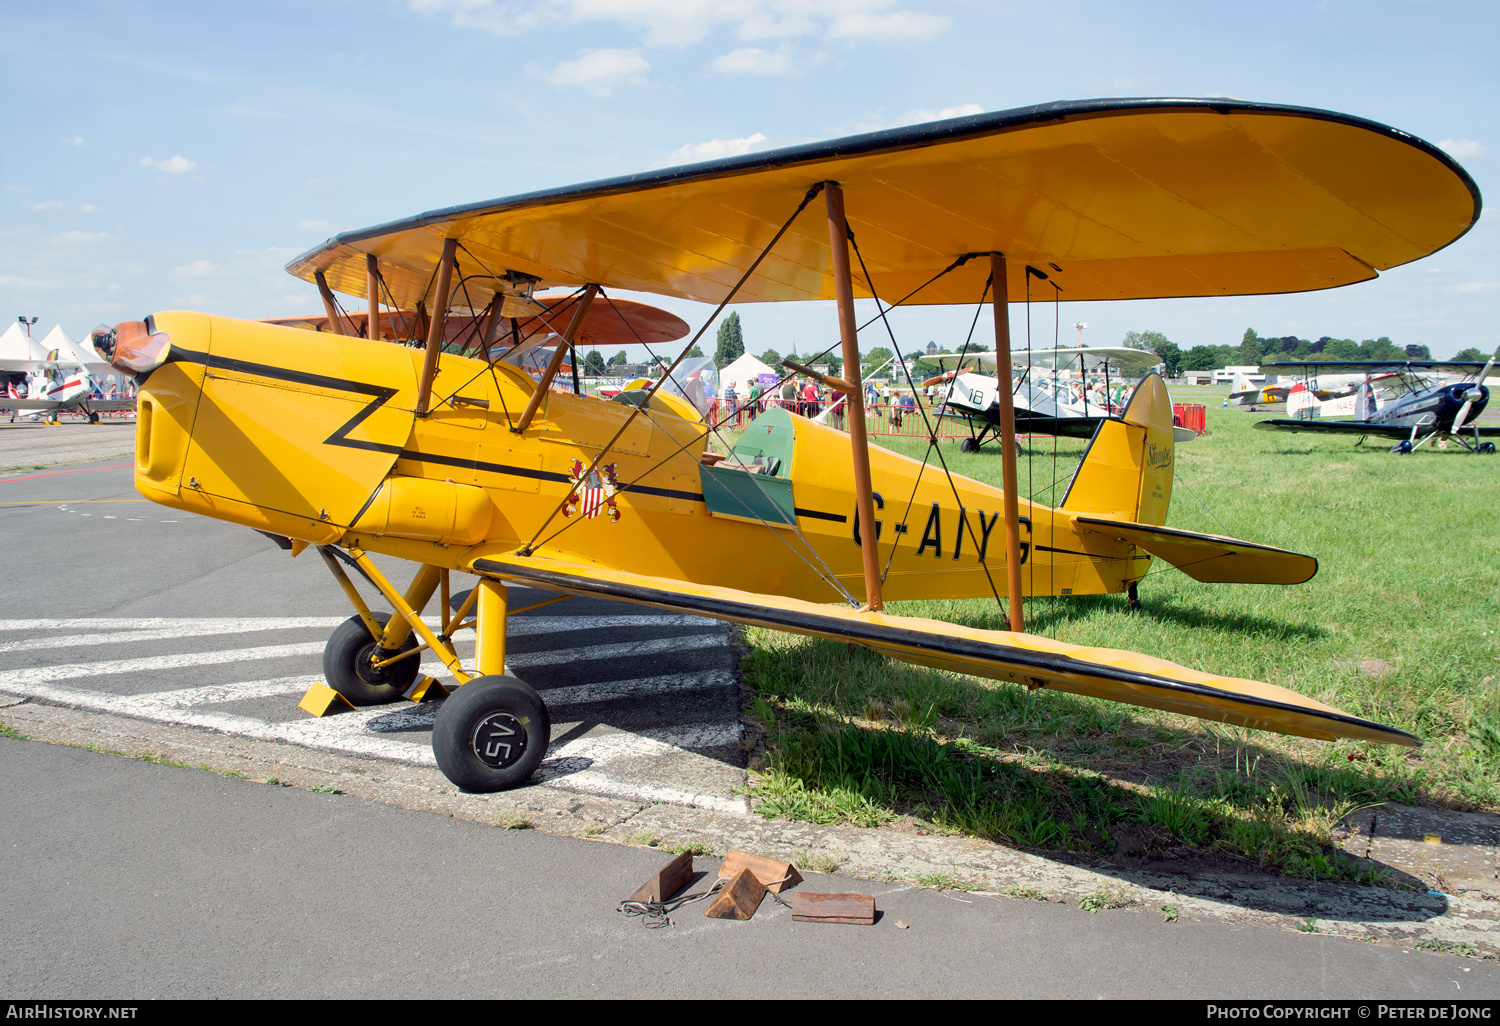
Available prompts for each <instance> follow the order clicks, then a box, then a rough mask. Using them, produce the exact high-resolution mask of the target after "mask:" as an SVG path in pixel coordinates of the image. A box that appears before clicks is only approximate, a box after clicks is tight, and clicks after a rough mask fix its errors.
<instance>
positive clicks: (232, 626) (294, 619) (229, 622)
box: [0, 616, 349, 634]
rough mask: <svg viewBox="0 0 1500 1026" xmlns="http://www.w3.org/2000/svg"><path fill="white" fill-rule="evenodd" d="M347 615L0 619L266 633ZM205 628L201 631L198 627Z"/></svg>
mask: <svg viewBox="0 0 1500 1026" xmlns="http://www.w3.org/2000/svg"><path fill="white" fill-rule="evenodd" d="M347 619H349V618H348V617H347V616H279V617H246V616H237V617H221V618H214V617H197V616H181V617H168V616H97V617H74V618H62V617H54V618H52V619H30V620H0V631H119V630H171V629H177V628H181V629H183V630H185V631H187V632H189V633H205V632H220V631H222V632H224V633H226V634H228V633H233V632H235V631H240V630H260V629H261V628H259V627H240V626H237V625H238V624H252V623H263V624H267V625H268V626H267V627H266V628H265V629H266V630H291V629H295V628H299V627H337V626H338V625H339V624H341V623H343V622H344V621H345V620H347ZM199 627H201V628H203V630H202V631H199V630H197V628H199Z"/></svg>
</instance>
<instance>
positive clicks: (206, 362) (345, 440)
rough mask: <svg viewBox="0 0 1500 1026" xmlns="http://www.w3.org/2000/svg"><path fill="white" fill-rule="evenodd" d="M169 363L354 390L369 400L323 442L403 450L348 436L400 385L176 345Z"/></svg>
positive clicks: (397, 452) (170, 354) (394, 446)
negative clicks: (257, 361)
mask: <svg viewBox="0 0 1500 1026" xmlns="http://www.w3.org/2000/svg"><path fill="white" fill-rule="evenodd" d="M167 362H168V363H199V364H202V365H203V366H204V367H206V368H208V369H209V370H229V371H238V372H240V373H241V374H254V375H256V376H257V377H262V378H271V379H272V380H274V381H290V382H292V383H293V384H297V385H312V386H313V387H315V388H326V389H328V390H329V391H330V392H354V393H356V394H358V395H367V396H370V397H371V398H370V402H369V403H367V404H366V405H365V407H364V408H363V409H361V410H360V411H359V412H358V413H356V414H355V415H354V416H352V417H350V418H349V419H348V420H347V421H346V422H345V423H344V424H343V425H342V426H341V427H340V428H339V429H338V430H337V431H335V432H334V433H333V434H331V435H329V436H328V437H327V438H325V439H324V440H323V444H324V445H337V446H341V447H343V448H345V449H365V450H368V451H371V452H388V453H396V454H399V453H400V452H401V446H399V445H386V444H383V443H381V442H362V441H359V440H358V439H354V438H350V437H348V435H349V432H351V431H353V430H354V429H355V428H357V427H359V426H360V425H361V424H363V423H364V422H365V421H366V420H367V419H369V417H370V415H371V414H373V413H374V412H375V411H376V410H378V409H380V408H381V407H382V406H384V405H385V404H386V403H388V402H390V400H391V397H392V396H394V395H395V394H396V393H397V392H399V391H400V389H398V388H390V387H388V386H385V385H371V384H366V383H365V382H363V381H350V380H349V379H348V378H334V377H329V376H328V375H326V374H312V373H309V372H308V371H299V370H292V369H290V368H288V367H273V366H271V365H270V364H267V363H252V362H250V361H249V360H234V359H230V358H229V357H226V356H214V355H213V354H211V353H199V352H195V351H193V350H191V349H183V348H181V347H180V346H175V345H174V346H173V347H172V348H171V350H170V351H169V352H168V354H167Z"/></svg>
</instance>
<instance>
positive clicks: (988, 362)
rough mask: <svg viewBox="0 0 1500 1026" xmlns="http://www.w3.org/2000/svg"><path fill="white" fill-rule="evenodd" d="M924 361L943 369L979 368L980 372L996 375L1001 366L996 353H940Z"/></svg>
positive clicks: (927, 357) (926, 357) (925, 357)
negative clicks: (997, 368)
mask: <svg viewBox="0 0 1500 1026" xmlns="http://www.w3.org/2000/svg"><path fill="white" fill-rule="evenodd" d="M922 359H924V360H926V361H927V362H928V363H935V364H937V365H938V366H939V367H943V368H953V367H958V368H964V369H972V368H975V367H978V368H979V369H980V370H987V371H989V372H991V373H994V370H995V368H996V367H998V366H999V365H1000V362H999V361H998V360H997V359H996V358H995V354H994V353H938V354H937V355H935V356H924V357H923V358H922Z"/></svg>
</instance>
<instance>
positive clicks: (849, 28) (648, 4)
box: [407, 0, 949, 47]
mask: <svg viewBox="0 0 1500 1026" xmlns="http://www.w3.org/2000/svg"><path fill="white" fill-rule="evenodd" d="M407 2H408V4H409V5H410V6H411V8H412V9H413V10H415V11H418V12H420V13H422V14H426V15H429V16H441V15H447V16H448V17H449V18H450V19H451V21H452V23H453V26H454V27H455V28H460V29H481V30H483V31H486V32H492V33H494V34H495V35H500V36H513V35H520V34H522V33H525V32H529V31H532V30H534V29H539V28H545V27H555V26H569V25H581V24H584V23H587V22H598V21H603V22H614V23H615V24H617V25H620V26H622V27H624V28H626V29H629V30H631V31H634V32H636V33H638V34H639V36H640V39H641V42H642V43H643V44H645V45H646V46H668V47H683V46H690V45H692V44H693V43H697V42H700V41H702V40H703V39H705V38H707V37H708V36H710V35H711V34H713V33H714V32H715V31H718V30H719V29H722V28H728V29H729V30H730V31H731V32H732V33H733V34H734V36H735V37H736V38H738V39H741V40H744V41H746V42H754V41H758V40H763V39H788V38H791V37H794V36H807V35H816V34H818V33H820V32H826V33H827V34H828V35H829V36H831V37H835V38H838V39H842V40H845V41H850V42H858V41H870V40H873V41H880V42H889V41H904V40H910V39H927V38H930V37H932V36H934V35H936V34H937V33H939V32H941V31H942V30H943V29H945V28H947V26H948V24H949V19H947V18H945V17H942V16H940V15H934V14H926V13H922V12H920V11H909V10H905V9H901V8H895V9H893V8H894V5H895V0H407Z"/></svg>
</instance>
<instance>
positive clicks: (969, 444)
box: [958, 438, 979, 452]
mask: <svg viewBox="0 0 1500 1026" xmlns="http://www.w3.org/2000/svg"><path fill="white" fill-rule="evenodd" d="M958 451H959V452H978V451H979V440H978V439H975V438H965V439H964V440H963V441H961V442H959V443H958Z"/></svg>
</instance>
